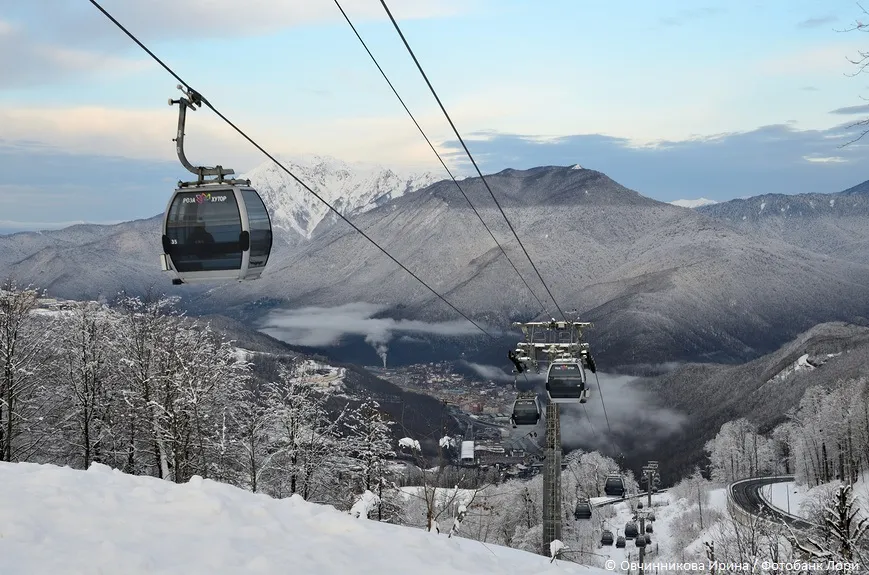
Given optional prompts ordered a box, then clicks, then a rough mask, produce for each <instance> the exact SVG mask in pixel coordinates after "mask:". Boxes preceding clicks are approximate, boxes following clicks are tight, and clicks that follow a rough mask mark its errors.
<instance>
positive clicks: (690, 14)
mask: <svg viewBox="0 0 869 575" xmlns="http://www.w3.org/2000/svg"><path fill="white" fill-rule="evenodd" d="M723 12H724V9H723V8H721V7H719V6H702V7H697V8H688V9H684V10H679V12H677V13H676V14H673V15H670V16H665V17H663V18H661V20H660V24H661V26H683V25H685V24H688V23H689V22H692V21H695V20H702V19H703V18H709V17H711V16H715V15H717V14H721V13H723Z"/></svg>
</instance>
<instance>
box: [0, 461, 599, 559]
mask: <svg viewBox="0 0 869 575" xmlns="http://www.w3.org/2000/svg"><path fill="white" fill-rule="evenodd" d="M0 485H3V489H2V491H0V517H2V522H0V573H21V574H28V575H38V574H39V575H41V574H46V575H47V574H49V573H50V574H52V575H67V574H69V575H72V574H76V575H78V574H81V575H84V574H87V575H100V574H106V575H109V574H111V575H117V574H119V573H123V574H124V575H138V574H149V575H151V574H155V575H156V574H164V575H167V574H170V573H177V574H184V575H199V574H202V575H206V574H208V575H223V574H226V575H230V574H231V575H236V574H240V573H245V574H277V573H316V574H318V575H332V574H336V575H338V574H340V575H344V574H347V573H353V574H354V575H358V574H365V573H368V574H372V575H373V574H376V575H393V574H395V575H399V574H401V575H403V574H405V573H407V572H408V571H411V572H413V573H414V575H426V574H432V575H434V574H437V575H452V574H481V575H482V574H486V575H489V574H491V573H498V574H516V575H537V574H544V573H561V574H582V575H604V574H605V573H609V572H608V571H605V570H603V569H595V568H589V567H584V566H581V565H576V564H572V563H565V562H562V561H558V562H556V563H554V564H553V563H550V562H549V559H548V558H546V557H541V556H538V555H533V554H530V553H526V552H523V551H518V550H515V549H508V548H506V547H500V546H497V545H488V544H486V545H484V544H482V543H479V542H477V541H472V540H470V539H463V538H461V537H453V538H447V536H446V535H438V534H434V533H427V532H425V531H422V530H417V529H412V528H407V527H399V526H395V525H387V524H383V523H377V522H375V521H368V520H365V519H356V518H353V517H351V516H350V515H349V514H347V513H342V512H340V511H337V510H335V509H334V508H332V507H328V506H323V505H316V504H313V503H308V502H305V501H304V500H302V499H301V498H300V497H298V496H293V497H291V498H289V499H282V500H275V499H271V498H269V497H267V496H265V495H260V494H253V493H248V492H246V491H243V490H240V489H237V488H235V487H231V486H229V485H224V484H220V483H216V482H213V481H209V480H204V481H203V480H202V479H200V478H198V477H194V478H193V479H192V480H191V481H190V482H189V483H186V484H181V485H177V484H174V483H171V482H168V481H161V480H159V479H155V478H152V477H135V476H131V475H126V474H124V473H121V472H119V471H115V470H111V469H109V468H108V467H106V466H103V465H99V464H95V465H93V466H92V467H91V468H90V470H88V471H76V470H72V469H69V468H61V467H56V466H52V465H36V464H31V463H15V464H13V463H0Z"/></svg>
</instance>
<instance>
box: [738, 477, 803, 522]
mask: <svg viewBox="0 0 869 575" xmlns="http://www.w3.org/2000/svg"><path fill="white" fill-rule="evenodd" d="M793 480H794V476H793V475H779V476H775V477H755V478H751V479H743V480H741V481H737V482H735V483H731V484H730V487H729V490H730V498H731V501H732V502H733V503H734V504H735V505H737V506H738V507H739V508H740V509H742V510H743V511H745V512H746V513H748V514H751V515H759V516H761V517H764V518H766V519H769V520H772V521H775V522H776V523H778V522H781V521H783V522H785V523H786V524H787V525H789V526H790V527H792V528H793V529H795V530H798V531H811V530H813V529H815V528H816V527H817V525H815V524H814V523H811V522H809V521H806V520H805V519H802V518H800V517H797V516H796V515H791V514H789V513H786V512H785V511H782V510H781V509H779V508H778V507H773V506H772V505H771V504H770V503H769V502H768V501H767V500H766V499H764V498H763V496H762V495H761V494H760V490H761V489H762V488H764V487H766V486H767V485H772V484H774V483H786V482H792V481H793Z"/></svg>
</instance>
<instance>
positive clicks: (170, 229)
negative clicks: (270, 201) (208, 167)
mask: <svg viewBox="0 0 869 575" xmlns="http://www.w3.org/2000/svg"><path fill="white" fill-rule="evenodd" d="M162 239H163V256H162V258H161V260H162V264H163V270H164V271H171V272H173V273H174V274H175V279H173V281H172V283H174V284H182V283H198V282H215V281H231V280H236V281H244V280H253V279H256V278H258V277H260V275H261V274H262V272H263V270H264V269H265V266H266V263H267V262H268V259H269V254H270V253H271V249H272V225H271V220H270V218H269V213H268V210H266V207H265V204H264V203H263V201H262V199H261V198H260V196H259V194H257V192H256V190H254V189H253V188H251V187H250V186H246V185H237V184H236V185H228V184H227V183H225V182H223V183H205V184H200V185H196V186H191V187H187V188H179V189H177V190H175V193H174V194H173V195H172V199H171V200H169V205H168V207H167V208H166V214H165V216H164V219H163V238H162Z"/></svg>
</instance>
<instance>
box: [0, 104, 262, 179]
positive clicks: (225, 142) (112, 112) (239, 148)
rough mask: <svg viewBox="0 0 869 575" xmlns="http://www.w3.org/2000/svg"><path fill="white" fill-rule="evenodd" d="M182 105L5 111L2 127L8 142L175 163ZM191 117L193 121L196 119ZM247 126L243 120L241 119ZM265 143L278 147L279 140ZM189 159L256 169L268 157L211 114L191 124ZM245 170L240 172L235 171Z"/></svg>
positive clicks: (1, 116) (0, 117) (0, 116)
mask: <svg viewBox="0 0 869 575" xmlns="http://www.w3.org/2000/svg"><path fill="white" fill-rule="evenodd" d="M177 114H178V112H177V107H173V108H171V109H170V108H169V107H168V106H166V107H165V108H161V109H160V110H156V109H154V110H150V109H147V110H125V109H118V108H106V107H99V106H82V107H75V108H61V107H51V108H49V107H31V108H12V107H7V108H0V125H2V126H3V135H4V137H6V138H8V139H9V140H29V141H34V140H35V141H38V142H41V143H43V144H46V145H48V146H50V147H54V148H57V149H60V150H64V151H68V152H73V153H78V154H95V155H106V156H121V157H126V158H134V159H147V160H172V159H175V158H177V156H176V155H175V145H174V143H173V142H172V138H173V137H174V136H175V131H176V126H177ZM191 116H192V115H191V114H189V115H188V118H191ZM239 122H241V123H243V119H239ZM263 143H264V144H265V145H266V146H274V145H275V144H276V139H275V138H270V137H268V136H265V137H264V138H263ZM185 149H186V152H187V157H188V158H189V159H190V161H191V162H193V163H194V164H196V165H202V164H211V165H213V164H216V163H220V164H221V165H224V166H230V167H233V168H235V166H251V165H255V164H257V163H259V162H261V161H263V160H264V159H265V158H264V156H262V154H261V153H260V152H258V151H257V150H256V149H255V148H253V147H252V146H251V145H250V144H248V143H247V142H246V141H245V140H243V139H242V138H241V137H240V136H238V135H237V134H236V133H235V132H234V131H233V130H232V129H231V128H230V127H229V126H227V125H226V124H224V123H223V122H222V121H221V120H220V119H219V118H216V117H215V116H214V115H213V114H211V113H210V112H207V111H206V112H199V113H197V114H196V115H195V116H193V117H192V118H191V119H190V120H189V121H188V128H187V137H186V138H185ZM235 169H236V172H237V173H238V172H240V168H235Z"/></svg>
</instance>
